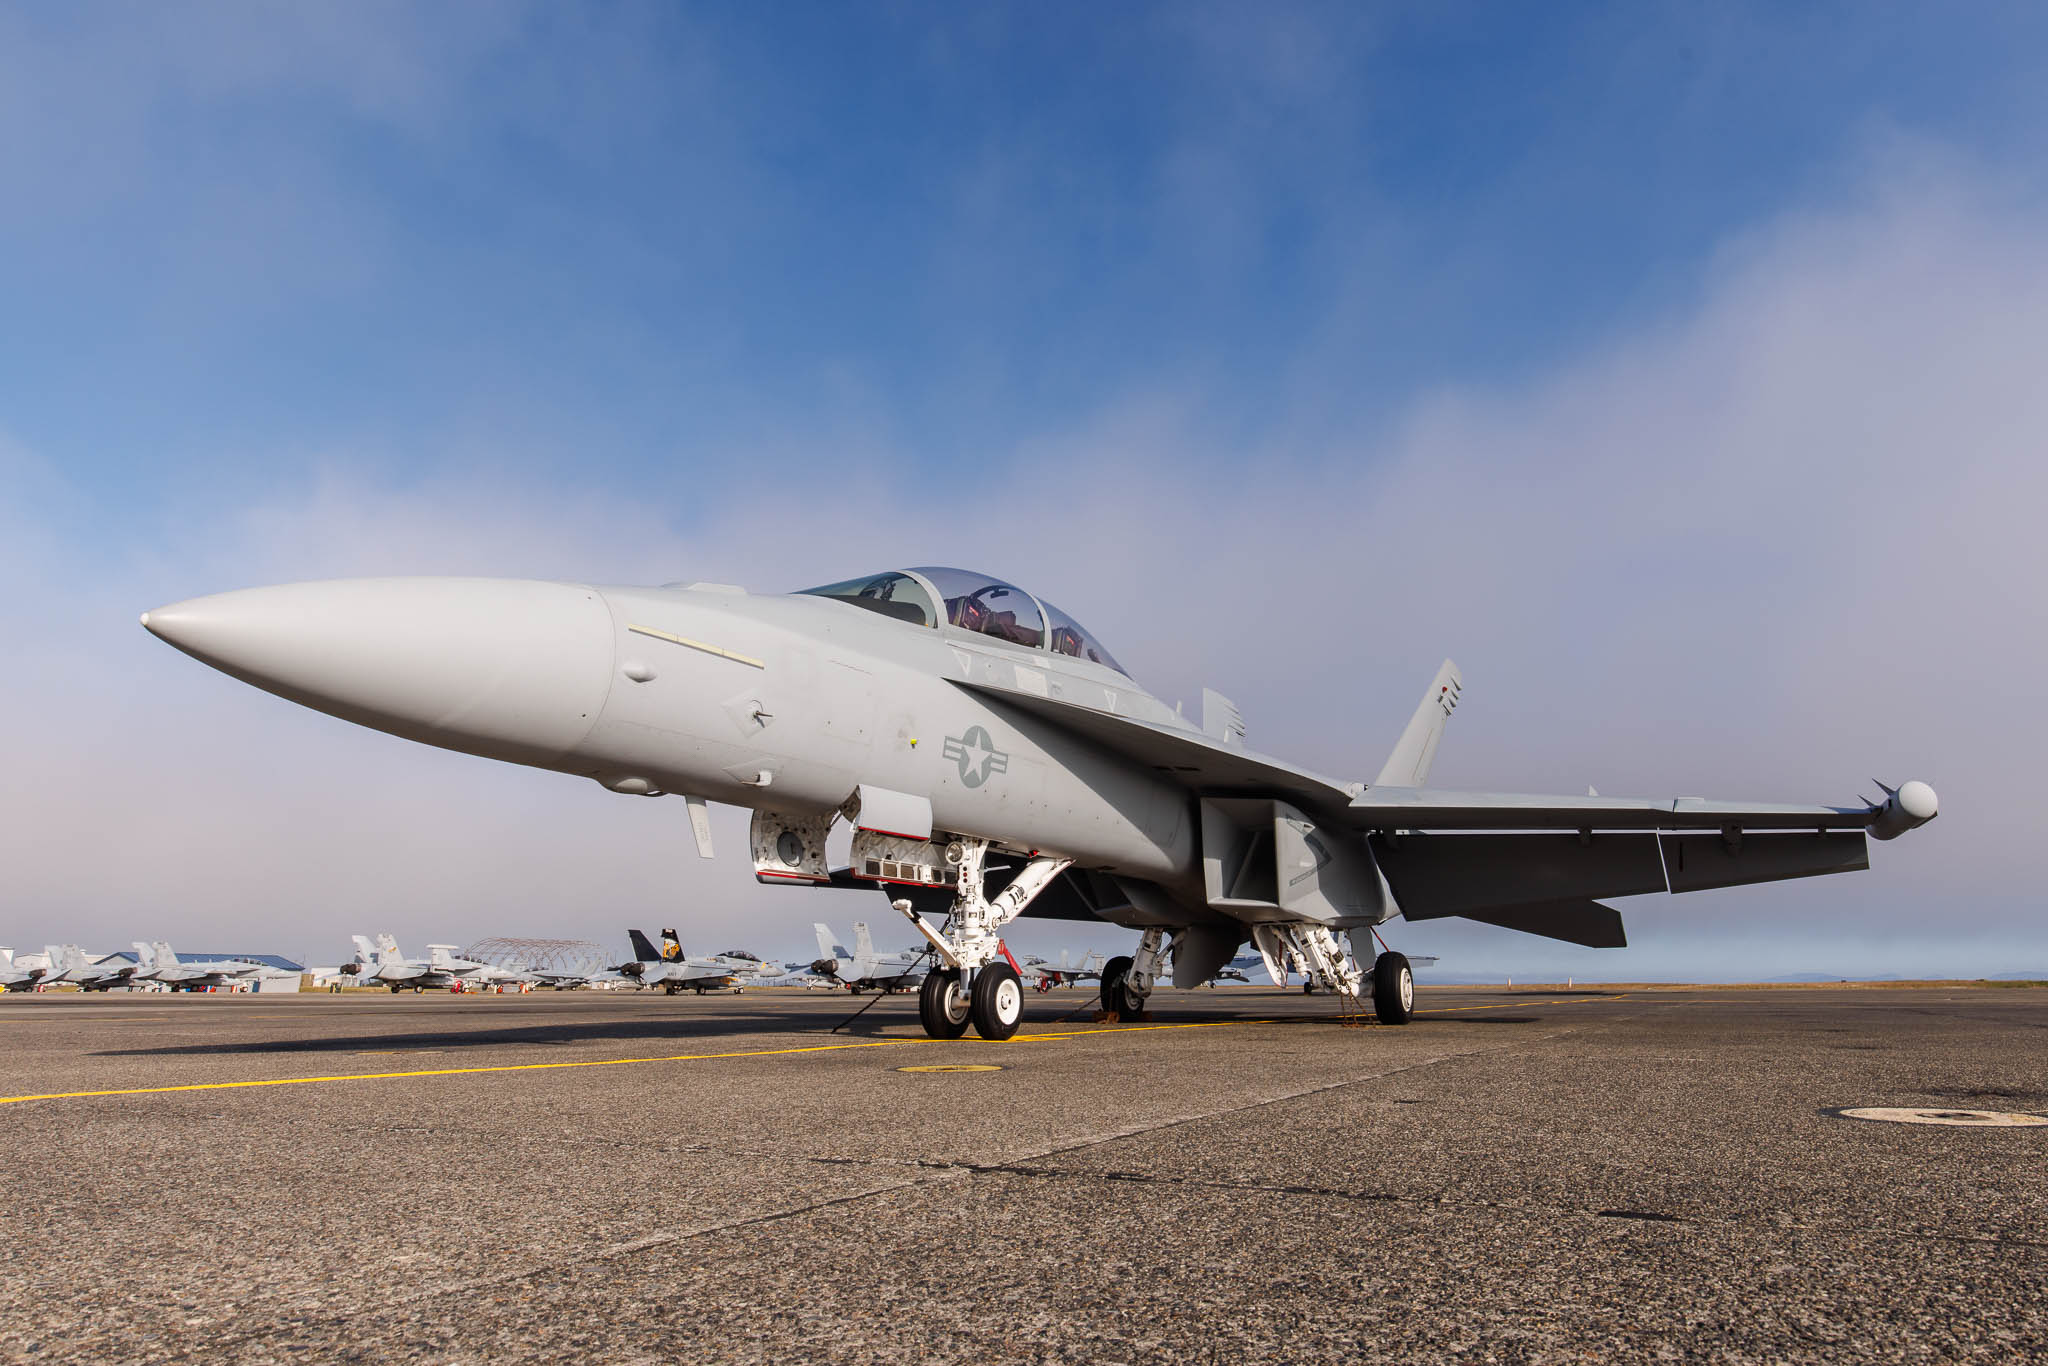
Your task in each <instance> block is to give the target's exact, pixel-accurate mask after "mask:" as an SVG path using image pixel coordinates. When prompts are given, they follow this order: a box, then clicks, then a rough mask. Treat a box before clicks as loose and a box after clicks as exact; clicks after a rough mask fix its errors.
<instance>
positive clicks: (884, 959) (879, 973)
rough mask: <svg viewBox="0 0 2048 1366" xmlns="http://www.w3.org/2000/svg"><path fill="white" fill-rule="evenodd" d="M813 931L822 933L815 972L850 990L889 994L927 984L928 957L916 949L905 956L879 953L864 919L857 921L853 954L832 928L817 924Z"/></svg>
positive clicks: (813, 966) (904, 954) (819, 934)
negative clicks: (835, 937)
mask: <svg viewBox="0 0 2048 1366" xmlns="http://www.w3.org/2000/svg"><path fill="white" fill-rule="evenodd" d="M811 928H812V929H814V930H816V931H817V932H818V957H817V961H815V962H813V963H812V964H811V971H812V972H815V973H817V974H818V975H819V976H821V977H829V978H831V979H832V980H833V981H835V982H837V983H839V985H841V986H843V987H845V988H846V989H847V990H848V991H853V992H860V991H879V992H881V993H883V994H884V995H887V994H889V993H890V992H894V991H909V990H911V989H912V988H914V987H916V986H917V985H918V984H919V983H920V982H922V981H924V978H925V966H926V965H925V958H926V955H925V954H923V953H920V952H918V951H917V950H915V949H912V950H907V951H905V952H903V953H876V952H875V941H874V940H873V939H872V938H871V937H870V936H869V935H868V927H867V922H866V921H864V920H856V921H855V922H854V924H853V948H852V950H851V951H849V950H848V949H847V947H846V945H844V944H840V943H835V942H834V941H833V938H832V931H831V930H830V929H829V928H828V927H826V926H824V925H813V926H811Z"/></svg>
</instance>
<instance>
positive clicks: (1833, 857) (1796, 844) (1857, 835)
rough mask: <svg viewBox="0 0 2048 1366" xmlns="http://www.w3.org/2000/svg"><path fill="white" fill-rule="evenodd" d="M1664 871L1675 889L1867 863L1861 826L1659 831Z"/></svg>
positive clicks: (1850, 869)
mask: <svg viewBox="0 0 2048 1366" xmlns="http://www.w3.org/2000/svg"><path fill="white" fill-rule="evenodd" d="M1658 838H1660V839H1661V840H1663V842H1664V871H1665V873H1666V875H1668V876H1669V877H1670V879H1671V890H1672V891H1674V892H1697V891H1701V890H1703V889H1705V888H1708V887H1739V886H1742V885H1743V884H1744V883H1748V882H1778V881H1781V880H1782V879H1785V878H1793V877H1820V876H1822V875H1823V874H1827V873H1857V872H1861V871H1863V870H1864V869H1866V868H1868V867H1869V866H1870V852H1869V851H1870V846H1869V844H1868V843H1867V842H1866V841H1865V840H1864V837H1863V832H1862V831H1860V830H1847V831H1844V830H1836V831H1831V832H1829V833H1827V834H1809V835H1744V836H1743V837H1742V838H1741V839H1737V840H1729V839H1723V838H1722V837H1721V836H1719V835H1661V836H1659V837H1658Z"/></svg>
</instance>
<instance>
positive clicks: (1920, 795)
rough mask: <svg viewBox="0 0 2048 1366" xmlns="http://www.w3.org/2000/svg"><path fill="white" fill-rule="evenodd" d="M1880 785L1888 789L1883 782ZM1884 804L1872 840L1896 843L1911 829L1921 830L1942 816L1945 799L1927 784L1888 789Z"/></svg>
mask: <svg viewBox="0 0 2048 1366" xmlns="http://www.w3.org/2000/svg"><path fill="white" fill-rule="evenodd" d="M1878 786H1880V787H1884V784H1882V783H1879V784H1878ZM1884 792H1885V797H1884V805H1883V806H1881V807H1879V808H1878V812H1877V818H1876V819H1875V820H1873V821H1871V823H1870V837H1871V838H1872V839H1880V840H1895V839H1897V838H1898V837H1899V836H1901V835H1903V834H1905V833H1906V832H1907V831H1908V830H1917V829H1918V828H1919V827H1921V826H1923V825H1925V824H1927V822H1929V821H1931V820H1933V819H1934V818H1935V817H1936V816H1937V815H1939V814H1940V813H1941V799H1940V798H1938V797H1936V796H1935V795H1934V789H1933V788H1931V787H1929V786H1928V785H1927V784H1926V783H1922V782H1910V783H1901V784H1900V785H1899V786H1897V787H1886V788H1885V789H1884Z"/></svg>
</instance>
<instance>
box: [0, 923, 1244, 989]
mask: <svg viewBox="0 0 2048 1366" xmlns="http://www.w3.org/2000/svg"><path fill="white" fill-rule="evenodd" d="M812 928H813V930H815V931H816V933H817V939H818V956H817V957H816V958H815V959H813V960H812V961H811V962H810V963H808V964H805V965H797V964H780V963H775V962H771V961H769V960H767V959H764V958H761V957H759V956H758V955H756V954H752V953H749V952H747V951H746V950H744V949H729V950H727V951H726V952H724V953H719V954H711V955H707V956H702V957H696V956H692V955H690V954H687V953H685V952H684V951H683V946H682V941H681V939H680V937H679V936H678V935H677V933H676V931H674V930H673V929H664V930H663V931H662V932H661V942H660V943H659V944H656V943H654V942H653V941H651V940H649V939H648V937H647V936H646V935H645V934H644V933H643V932H641V931H640V930H637V929H636V930H628V931H627V932H626V933H627V936H628V937H629V939H630V940H631V942H632V946H633V957H632V958H630V959H628V960H627V961H626V962H623V963H617V964H613V965H612V966H610V967H607V968H604V969H603V970H601V971H597V972H560V971H550V970H543V969H535V968H527V967H521V966H505V967H501V966H499V965H497V964H494V963H485V962H481V961H479V960H477V959H473V958H465V957H463V956H461V954H460V953H458V952H457V950H456V946H455V945H453V944H429V945H427V956H426V958H425V959H424V960H421V959H413V958H408V957H407V956H406V955H405V953H404V952H403V951H402V950H401V949H400V948H399V946H398V941H397V940H396V939H395V938H393V937H392V936H391V935H389V934H380V935H378V936H376V938H375V940H374V941H373V940H372V939H370V938H368V937H366V936H363V935H356V936H354V939H355V946H356V954H355V957H354V959H353V960H351V961H350V962H348V963H345V964H343V965H342V967H341V969H340V974H339V975H340V976H343V977H350V978H353V979H354V980H355V982H356V984H357V985H360V986H384V987H389V988H390V989H391V990H392V991H393V992H394V993H395V992H401V991H405V990H407V989H408V988H409V989H411V990H413V991H426V990H437V991H445V990H451V989H455V988H457V987H460V988H464V989H468V990H484V989H490V988H495V987H501V986H512V985H518V986H545V987H553V988H557V989H562V990H567V989H571V988H575V987H585V986H623V985H627V984H631V985H634V986H638V987H660V988H661V989H662V990H663V991H664V992H666V993H668V994H670V995H674V994H676V993H677V992H681V991H695V992H696V993H698V994H699V995H702V994H703V993H704V992H707V991H728V990H732V989H735V988H739V987H744V986H748V985H753V986H807V987H827V988H844V989H845V990H847V991H851V992H856V993H857V992H863V991H880V992H883V993H885V994H887V993H893V992H897V991H916V990H917V989H918V988H919V987H920V986H921V985H922V983H923V981H924V978H925V975H926V973H927V971H928V970H929V967H930V962H931V954H930V953H929V952H927V951H922V950H917V949H905V950H902V951H898V952H881V951H878V950H877V949H876V948H875V944H874V939H873V936H872V935H871V933H870V932H869V929H868V926H867V924H866V922H865V921H856V922H855V924H854V927H853V947H852V948H851V949H849V948H847V946H846V945H845V944H843V943H841V942H839V941H838V940H837V939H835V938H834V937H833V933H832V930H831V927H829V926H827V925H824V924H822V923H821V924H816V925H813V926H812ZM134 948H135V961H134V962H132V963H131V962H126V961H123V960H117V959H111V958H110V959H107V960H104V961H97V962H96V961H94V960H93V959H91V958H90V957H89V956H88V955H87V954H86V953H85V952H84V951H83V950H82V949H80V948H79V947H78V946H77V945H76V944H64V945H50V946H48V947H47V948H46V949H45V950H44V953H43V963H42V964H41V965H36V964H34V963H32V962H28V961H26V960H30V959H32V958H33V955H24V960H25V963H24V965H23V966H17V965H16V962H15V955H14V952H13V950H11V949H0V989H4V990H7V991H25V990H31V989H34V988H36V987H49V986H55V985H58V984H63V983H68V984H70V985H73V986H76V987H78V988H79V989H80V990H83V991H110V990H112V989H114V988H116V987H129V986H135V985H140V984H144V983H152V982H154V983H159V984H161V985H164V986H167V987H169V988H170V989H171V990H174V991H203V990H207V989H210V988H215V987H224V986H230V985H232V984H234V983H237V982H242V981H246V980H248V979H249V978H252V977H255V976H257V975H258V974H260V973H262V972H263V971H265V967H264V965H263V964H260V963H256V962H251V961H247V960H242V959H223V960H215V961H208V962H189V963H188V962H183V961H181V960H180V959H179V958H178V955H177V954H176V953H175V952H173V951H172V949H171V946H170V945H169V944H167V943H165V942H163V941H162V940H158V941H156V942H155V943H143V942H141V941H139V940H138V941H136V943H135V945H134ZM1003 953H1004V956H1005V957H1006V958H1008V960H1009V962H1010V964H1011V966H1012V967H1014V968H1015V969H1016V971H1017V974H1018V976H1019V978H1020V979H1021V980H1022V981H1023V982H1024V983H1025V984H1026V985H1028V986H1030V987H1031V988H1033V989H1034V990H1037V991H1040V992H1045V991H1050V990H1052V989H1053V988H1054V987H1059V986H1073V985H1076V984H1078V983H1081V982H1089V981H1100V980H1101V979H1102V969H1103V963H1102V956H1101V955H1100V954H1098V953H1089V954H1087V955H1086V956H1084V957H1083V958H1081V959H1080V961H1078V962H1076V961H1074V960H1073V958H1072V955H1071V954H1070V953H1068V952H1067V951H1065V950H1062V951H1061V953H1060V957H1059V961H1058V962H1057V963H1055V962H1052V961H1051V960H1049V959H1046V958H1042V957H1038V956H1036V955H1026V956H1024V957H1022V958H1019V957H1016V956H1014V955H1012V954H1010V952H1009V950H1008V949H1007V948H1005V949H1004V950H1003ZM1257 962H1258V959H1257V958H1256V957H1253V958H1247V959H1242V960H1239V961H1237V962H1233V963H1230V964H1227V965H1226V966H1225V967H1224V968H1222V969H1221V970H1220V971H1219V972H1218V973H1217V976H1216V980H1235V981H1240V982H1245V981H1249V980H1250V978H1249V977H1248V976H1247V975H1246V972H1245V969H1246V968H1247V967H1248V966H1250V965H1252V964H1256V963H1257ZM1276 980H1277V979H1276Z"/></svg>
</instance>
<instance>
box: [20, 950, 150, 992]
mask: <svg viewBox="0 0 2048 1366" xmlns="http://www.w3.org/2000/svg"><path fill="white" fill-rule="evenodd" d="M43 951H44V952H45V953H47V954H48V955H49V957H50V970H49V972H47V973H45V974H44V976H43V980H42V983H41V984H42V985H44V986H54V985H56V984H57V983H58V982H70V983H72V984H73V985H75V986H76V987H77V988H78V989H79V990H80V991H112V990H113V989H114V988H115V987H119V986H126V985H127V984H128V981H129V979H130V978H132V977H134V976H135V974H136V972H137V971H138V970H139V969H140V967H141V964H139V963H93V962H91V961H89V960H88V959H87V958H86V956H85V950H83V949H81V948H79V947H78V945H76V944H64V945H57V944H51V945H48V946H47V947H46V948H45V949H44V950H43Z"/></svg>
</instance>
